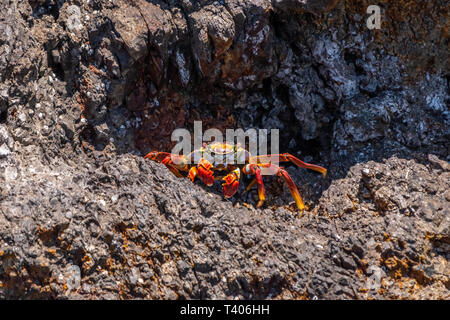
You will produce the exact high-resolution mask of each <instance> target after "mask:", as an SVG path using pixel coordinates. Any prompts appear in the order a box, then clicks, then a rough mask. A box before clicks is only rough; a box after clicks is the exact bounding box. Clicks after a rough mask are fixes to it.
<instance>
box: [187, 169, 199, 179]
mask: <svg viewBox="0 0 450 320" xmlns="http://www.w3.org/2000/svg"><path fill="white" fill-rule="evenodd" d="M197 174H198V170H197V168H196V167H192V168H191V169H190V170H189V173H188V177H189V179H191V181H192V182H194V180H195V177H196V176H197Z"/></svg>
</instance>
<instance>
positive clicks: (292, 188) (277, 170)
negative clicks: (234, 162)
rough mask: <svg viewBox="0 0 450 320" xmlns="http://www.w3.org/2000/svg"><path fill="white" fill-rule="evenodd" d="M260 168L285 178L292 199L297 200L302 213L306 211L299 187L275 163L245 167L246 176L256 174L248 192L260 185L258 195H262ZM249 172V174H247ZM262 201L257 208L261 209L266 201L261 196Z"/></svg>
mask: <svg viewBox="0 0 450 320" xmlns="http://www.w3.org/2000/svg"><path fill="white" fill-rule="evenodd" d="M259 167H263V168H265V169H268V171H266V172H271V173H272V174H274V175H277V176H280V177H283V179H284V182H285V183H286V184H287V186H288V189H289V191H290V192H291V195H292V197H293V198H294V200H295V203H296V204H297V207H298V209H299V210H300V211H303V210H304V209H305V205H304V203H303V199H302V197H301V196H300V193H299V192H298V189H297V187H296V186H295V183H294V181H293V180H292V178H291V176H290V175H289V173H288V172H287V171H286V170H285V169H284V168H282V167H279V166H277V165H276V164H273V163H260V164H257V165H255V164H248V165H246V166H245V167H244V170H243V172H244V173H246V174H252V172H254V174H255V175H256V178H255V179H254V180H253V181H252V182H251V183H250V185H249V186H248V187H247V190H250V188H251V187H252V186H253V185H254V184H255V182H256V183H258V195H259V194H260V188H259V186H260V184H259V181H258V175H257V172H258V170H259V174H260V176H261V169H260V168H259ZM247 172H248V173H247ZM261 184H262V177H261ZM263 190H264V186H263ZM259 199H260V201H259V203H258V205H257V207H260V206H261V205H262V202H263V201H264V199H261V196H260V197H259Z"/></svg>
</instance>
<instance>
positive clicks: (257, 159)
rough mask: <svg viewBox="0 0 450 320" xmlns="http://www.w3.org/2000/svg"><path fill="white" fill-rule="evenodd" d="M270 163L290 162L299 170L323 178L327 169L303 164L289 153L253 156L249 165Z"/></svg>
mask: <svg viewBox="0 0 450 320" xmlns="http://www.w3.org/2000/svg"><path fill="white" fill-rule="evenodd" d="M272 161H273V162H275V163H276V162H289V161H290V162H293V163H294V164H296V165H297V166H299V167H301V168H306V169H310V170H314V171H317V172H320V173H321V174H322V176H323V177H324V178H325V177H326V175H327V169H325V168H323V167H321V166H318V165H315V164H309V163H306V162H303V161H302V160H300V159H298V158H296V157H294V156H293V155H292V154H290V153H283V154H268V155H264V156H254V157H251V158H250V163H271V162H272Z"/></svg>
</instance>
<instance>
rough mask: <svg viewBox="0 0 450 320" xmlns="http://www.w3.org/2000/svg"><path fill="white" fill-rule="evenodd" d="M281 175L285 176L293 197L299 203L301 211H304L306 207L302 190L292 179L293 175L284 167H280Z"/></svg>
mask: <svg viewBox="0 0 450 320" xmlns="http://www.w3.org/2000/svg"><path fill="white" fill-rule="evenodd" d="M279 175H281V176H282V177H283V178H284V181H285V182H286V184H287V186H288V188H289V191H290V192H291V194H292V197H293V198H294V200H295V203H296V204H297V207H298V208H299V210H300V211H303V210H304V209H305V205H304V203H303V199H302V197H301V196H300V192H298V189H297V186H296V185H295V183H294V181H292V178H291V176H290V175H289V173H287V171H286V170H284V169H283V168H279Z"/></svg>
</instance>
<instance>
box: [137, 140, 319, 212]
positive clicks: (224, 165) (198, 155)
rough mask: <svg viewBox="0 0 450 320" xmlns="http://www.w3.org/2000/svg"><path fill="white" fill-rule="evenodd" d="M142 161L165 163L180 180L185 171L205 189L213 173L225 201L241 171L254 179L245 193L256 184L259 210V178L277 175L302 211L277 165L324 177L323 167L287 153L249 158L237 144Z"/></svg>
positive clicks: (155, 154)
mask: <svg viewBox="0 0 450 320" xmlns="http://www.w3.org/2000/svg"><path fill="white" fill-rule="evenodd" d="M144 159H150V160H153V161H157V162H160V163H162V164H164V165H165V166H166V167H167V168H168V169H169V170H170V171H171V172H172V173H173V174H174V175H176V176H177V177H179V178H182V177H184V176H183V174H182V173H181V172H187V177H188V178H189V179H191V181H192V182H194V180H195V178H196V177H198V178H199V179H200V180H201V181H203V183H205V184H206V185H207V186H212V185H213V183H214V174H215V177H216V178H222V180H223V181H224V183H223V184H222V186H223V194H224V196H225V198H230V197H232V196H233V195H234V194H235V193H236V191H237V190H238V187H239V179H240V175H241V172H242V173H244V174H247V175H252V176H255V178H254V179H253V180H252V182H250V184H249V185H248V187H247V188H246V191H248V190H250V189H251V188H252V187H253V186H254V185H255V184H256V185H257V188H258V197H259V202H258V204H257V207H260V206H261V205H262V204H263V203H264V200H265V199H266V195H265V189H264V183H263V179H262V176H263V175H277V176H280V177H283V179H284V181H285V182H286V184H287V186H288V188H289V191H290V192H291V194H292V197H293V198H294V200H295V202H296V204H297V207H298V209H299V210H301V211H303V210H304V208H305V205H304V204H303V200H302V197H301V196H300V193H299V192H298V189H297V187H296V186H295V183H294V181H292V179H291V177H290V176H289V174H288V173H287V171H286V170H285V169H284V168H282V167H280V166H278V165H277V164H276V163H278V162H288V161H290V162H292V163H294V164H296V165H297V166H299V167H301V168H306V169H311V170H314V171H318V172H320V173H322V175H323V177H325V176H326V174H327V170H326V169H325V168H323V167H321V166H318V165H314V164H309V163H305V162H303V161H301V160H300V159H297V158H296V157H294V156H293V155H291V154H289V153H283V154H268V155H260V156H252V155H251V154H250V152H248V151H247V150H245V149H244V148H242V147H240V146H239V145H235V144H228V143H211V144H208V145H206V144H204V146H203V147H202V148H200V149H197V150H194V151H193V152H191V153H189V154H188V155H187V156H182V155H177V154H172V153H168V152H159V151H152V152H150V153H148V154H147V155H146V156H145V157H144ZM275 160H277V161H275ZM275 162H276V163H275Z"/></svg>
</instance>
